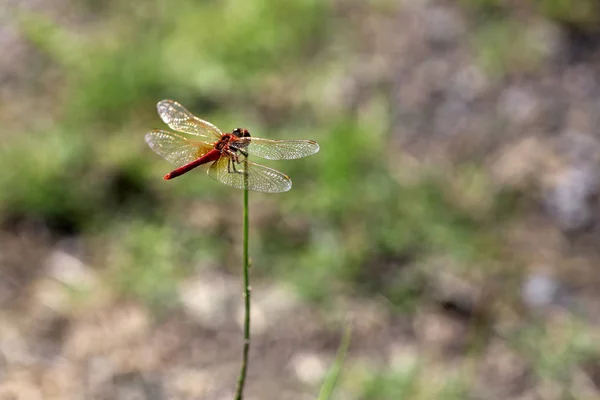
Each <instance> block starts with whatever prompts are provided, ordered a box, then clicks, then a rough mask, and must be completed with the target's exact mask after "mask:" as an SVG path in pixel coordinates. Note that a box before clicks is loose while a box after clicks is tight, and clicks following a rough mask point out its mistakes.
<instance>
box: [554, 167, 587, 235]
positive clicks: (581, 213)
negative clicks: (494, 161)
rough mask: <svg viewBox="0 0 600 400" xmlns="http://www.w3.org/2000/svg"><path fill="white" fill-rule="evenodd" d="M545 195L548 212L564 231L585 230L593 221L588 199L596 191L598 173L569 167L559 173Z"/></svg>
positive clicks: (584, 168)
mask: <svg viewBox="0 0 600 400" xmlns="http://www.w3.org/2000/svg"><path fill="white" fill-rule="evenodd" d="M554 185H555V186H554V187H553V188H551V189H550V190H549V191H548V193H547V194H546V204H547V206H548V211H549V212H550V214H551V215H552V216H553V217H554V218H555V219H556V222H557V223H558V224H559V225H560V227H561V228H562V229H563V230H565V231H572V230H578V229H582V228H585V227H586V226H589V224H590V223H591V222H592V221H593V219H594V213H593V211H592V209H591V207H590V204H589V200H590V197H591V196H592V195H593V194H595V193H596V192H597V189H598V187H597V186H598V172H597V171H595V170H593V169H592V168H590V167H587V168H586V167H571V168H567V169H566V170H565V171H563V172H562V173H560V174H559V175H558V177H557V178H556V180H555V182H554Z"/></svg>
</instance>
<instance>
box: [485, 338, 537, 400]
mask: <svg viewBox="0 0 600 400" xmlns="http://www.w3.org/2000/svg"><path fill="white" fill-rule="evenodd" d="M477 374H478V379H477V381H476V384H475V387H474V393H475V394H476V398H485V399H490V400H491V399H494V400H495V399H498V400H500V399H508V398H510V399H512V398H515V396H519V395H521V394H522V393H524V392H525V391H526V389H527V386H528V385H529V366H528V365H527V363H526V362H525V360H524V359H523V358H522V357H521V356H520V355H519V354H518V353H517V352H515V351H514V350H513V349H511V348H510V347H508V346H506V345H505V344H504V343H503V342H502V341H500V340H494V341H492V342H491V343H490V344H489V346H488V347H487V349H486V351H485V354H484V356H483V358H482V360H481V367H480V368H478V372H477Z"/></svg>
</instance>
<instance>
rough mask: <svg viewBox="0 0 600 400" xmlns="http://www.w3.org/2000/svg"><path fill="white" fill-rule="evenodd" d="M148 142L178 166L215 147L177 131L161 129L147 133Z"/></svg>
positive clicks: (153, 148) (162, 155)
mask: <svg viewBox="0 0 600 400" xmlns="http://www.w3.org/2000/svg"><path fill="white" fill-rule="evenodd" d="M146 143H148V146H150V148H151V149H152V150H154V151H155V152H156V153H157V154H158V155H160V156H161V157H163V158H164V159H165V160H167V161H169V162H170V163H173V164H175V165H177V166H182V165H185V164H187V163H189V162H192V161H194V160H195V159H197V158H200V157H202V156H203V155H204V154H206V153H208V152H209V151H210V150H212V149H213V148H214V146H213V145H211V144H210V143H205V142H194V141H192V140H188V139H186V138H184V137H183V136H180V135H177V134H176V133H171V132H167V131H160V130H154V131H151V132H148V133H146Z"/></svg>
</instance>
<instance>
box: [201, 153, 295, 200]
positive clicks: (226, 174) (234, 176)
mask: <svg viewBox="0 0 600 400" xmlns="http://www.w3.org/2000/svg"><path fill="white" fill-rule="evenodd" d="M240 160H241V161H240V162H235V161H233V159H231V158H230V157H221V158H219V159H218V160H217V161H215V162H214V163H213V164H212V165H211V166H210V168H209V169H208V175H209V176H210V177H211V178H213V179H214V180H216V181H219V182H221V183H224V184H225V185H229V186H233V187H235V188H238V189H244V178H245V176H244V165H247V168H248V190H253V191H255V192H265V193H281V192H287V191H288V190H290V189H291V188H292V181H291V179H290V178H289V177H288V176H287V175H285V174H282V173H281V172H279V171H276V170H274V169H272V168H268V167H265V166H264V165H260V164H256V163H253V162H251V161H247V160H246V159H244V158H243V157H241V158H240ZM246 163H247V164H246Z"/></svg>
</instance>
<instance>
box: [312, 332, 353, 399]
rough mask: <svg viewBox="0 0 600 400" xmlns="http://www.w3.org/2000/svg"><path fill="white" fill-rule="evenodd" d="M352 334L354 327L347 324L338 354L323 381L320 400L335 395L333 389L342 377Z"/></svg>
mask: <svg viewBox="0 0 600 400" xmlns="http://www.w3.org/2000/svg"><path fill="white" fill-rule="evenodd" d="M351 336H352V329H351V328H350V326H347V327H346V329H345V330H344V335H343V336H342V341H341V342H340V347H338V351H337V354H336V356H335V360H334V361H333V364H332V365H331V368H330V369H329V372H328V373H327V377H326V378H325V382H323V386H321V392H320V393H319V397H318V400H329V399H331V396H332V395H333V390H334V389H335V385H336V384H337V382H338V379H339V377H340V373H341V371H342V364H344V360H345V358H346V354H347V353H348V347H350V337H351Z"/></svg>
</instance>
